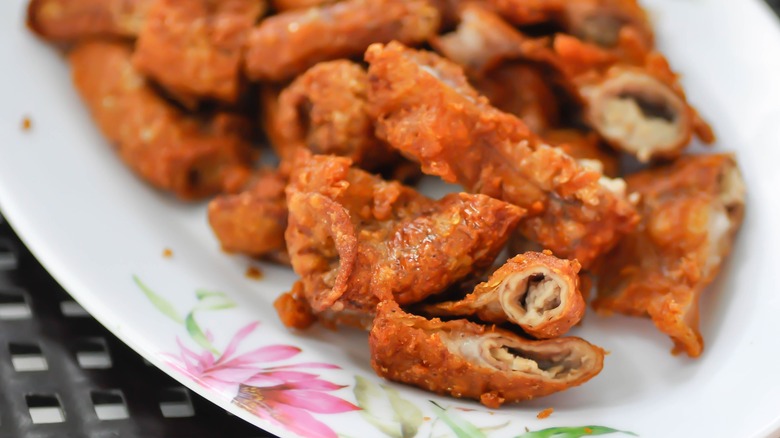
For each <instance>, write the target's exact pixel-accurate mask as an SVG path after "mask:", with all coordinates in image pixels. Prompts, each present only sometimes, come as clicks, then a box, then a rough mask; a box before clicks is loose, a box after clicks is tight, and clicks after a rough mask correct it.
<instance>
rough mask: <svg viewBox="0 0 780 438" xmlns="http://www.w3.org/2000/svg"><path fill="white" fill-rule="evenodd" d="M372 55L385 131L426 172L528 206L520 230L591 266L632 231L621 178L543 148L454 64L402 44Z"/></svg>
mask: <svg viewBox="0 0 780 438" xmlns="http://www.w3.org/2000/svg"><path fill="white" fill-rule="evenodd" d="M366 59H367V61H368V62H369V64H370V68H369V83H370V84H371V87H370V88H369V94H368V96H369V109H370V111H371V112H372V113H373V114H375V115H376V116H377V118H378V122H377V133H378V135H379V136H380V137H381V138H385V139H387V141H388V143H390V144H391V145H392V146H393V147H396V148H398V149H399V150H401V151H402V152H403V153H404V154H405V155H407V156H410V157H413V158H414V159H416V160H417V161H419V162H420V163H421V165H422V169H423V172H425V173H428V174H433V175H438V176H440V177H442V178H443V179H444V180H445V181H448V182H457V183H460V184H462V185H463V186H464V187H466V188H467V189H468V190H471V191H475V192H479V193H484V194H487V195H489V196H493V197H495V198H498V199H503V200H505V201H507V202H511V203H513V204H515V205H518V206H520V207H523V208H525V209H527V210H528V211H529V214H528V216H527V217H525V218H524V219H523V220H522V221H521V223H520V226H519V230H520V232H521V233H522V234H523V235H524V236H526V237H527V238H529V239H530V240H532V241H534V242H538V243H540V244H541V245H542V246H543V247H544V248H547V249H550V250H552V251H553V252H554V253H555V254H556V255H558V256H560V257H565V258H576V259H577V260H579V261H580V263H581V264H582V265H583V266H584V267H587V266H588V265H589V264H590V263H591V262H592V261H593V260H594V259H595V258H596V257H597V256H598V255H600V254H602V253H604V252H606V251H608V250H609V249H610V248H612V247H613V246H614V245H615V243H616V242H617V241H618V239H619V238H620V237H621V236H622V235H623V234H625V233H627V232H629V231H631V230H632V229H633V228H634V227H635V225H636V223H637V221H638V216H637V214H636V211H635V210H634V208H633V207H632V206H631V204H630V203H629V202H628V201H627V200H626V199H625V196H624V194H623V192H622V187H621V184H622V181H619V180H608V179H606V178H604V177H603V176H602V175H601V174H600V173H599V172H598V171H595V170H592V169H588V168H586V167H583V166H581V165H579V164H578V163H577V162H576V161H575V160H574V159H573V158H571V157H569V156H568V155H566V154H565V153H563V152H562V151H560V150H559V149H557V148H553V147H549V146H547V145H545V144H544V143H543V142H542V141H541V140H540V139H539V138H538V137H537V136H536V135H534V134H533V133H531V132H530V131H529V130H528V128H527V127H526V125H525V124H523V122H522V121H521V120H520V119H518V118H517V117H515V116H512V115H510V114H506V113H503V112H501V111H499V110H497V109H495V108H494V107H492V106H490V104H489V103H488V102H487V99H485V98H484V97H483V96H479V95H478V94H477V93H476V91H474V90H473V89H472V88H471V87H470V86H469V85H468V83H467V81H466V78H465V77H464V76H463V72H462V71H461V69H460V68H458V67H457V66H455V65H454V64H451V63H450V62H448V61H446V60H444V59H442V58H440V57H438V56H437V55H435V54H433V53H429V52H418V51H414V50H411V49H407V48H405V47H403V46H402V45H401V44H398V43H391V44H389V45H387V46H382V45H380V44H376V45H372V46H371V47H370V48H369V50H368V52H367V53H366Z"/></svg>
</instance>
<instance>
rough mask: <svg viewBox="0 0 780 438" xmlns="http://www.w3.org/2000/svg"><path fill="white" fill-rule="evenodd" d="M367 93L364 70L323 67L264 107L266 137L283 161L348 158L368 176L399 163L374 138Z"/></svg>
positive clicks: (341, 64) (349, 65)
mask: <svg viewBox="0 0 780 438" xmlns="http://www.w3.org/2000/svg"><path fill="white" fill-rule="evenodd" d="M367 87H368V76H367V74H366V72H365V70H364V69H363V68H362V67H361V66H360V65H358V64H356V63H354V62H351V61H347V60H338V61H329V62H321V63H319V64H317V65H315V66H314V67H312V68H310V69H309V70H307V71H306V73H304V74H302V75H300V76H298V77H297V78H296V79H295V80H294V81H293V82H292V83H291V84H290V85H289V86H288V87H287V88H285V89H284V90H283V91H282V92H281V94H280V95H279V97H278V101H277V102H276V103H269V104H270V105H273V106H266V107H267V108H268V110H267V111H266V124H267V125H270V126H269V129H268V131H269V132H271V133H272V135H270V136H269V137H270V138H271V140H272V142H273V146H274V148H275V149H276V152H277V153H278V154H279V156H280V157H281V158H282V160H290V159H292V157H294V156H295V152H296V150H297V149H298V148H306V149H309V150H310V151H312V152H313V153H315V154H331V155H338V156H342V157H347V158H349V159H351V160H352V161H353V162H354V163H355V164H356V165H357V166H359V167H361V168H363V169H366V170H378V169H380V168H382V167H389V166H393V165H395V164H396V163H398V162H399V161H400V159H401V157H400V155H399V154H398V152H396V151H395V150H394V149H391V148H390V147H389V146H388V145H387V144H385V143H384V142H383V141H381V140H379V139H378V138H376V135H374V122H373V120H372V119H371V118H370V117H369V115H368V113H367V112H366V92H367V90H366V89H367Z"/></svg>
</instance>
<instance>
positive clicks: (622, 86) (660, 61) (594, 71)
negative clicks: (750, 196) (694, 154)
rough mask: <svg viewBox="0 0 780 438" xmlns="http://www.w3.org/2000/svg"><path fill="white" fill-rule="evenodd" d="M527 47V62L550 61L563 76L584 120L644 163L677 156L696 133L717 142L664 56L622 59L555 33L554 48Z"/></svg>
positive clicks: (639, 55) (639, 54)
mask: <svg viewBox="0 0 780 438" xmlns="http://www.w3.org/2000/svg"><path fill="white" fill-rule="evenodd" d="M626 44H627V45H628V44H630V41H629V42H627V43H626ZM524 47H525V54H524V55H523V59H526V60H533V61H537V62H542V63H546V64H548V65H550V66H551V67H553V68H554V69H555V70H556V71H557V72H558V74H559V75H560V79H559V80H561V81H562V82H563V83H564V85H565V87H566V88H567V89H568V90H569V91H570V92H571V93H572V94H573V95H574V96H575V97H576V98H577V99H578V100H579V101H580V102H581V103H582V106H583V115H584V119H585V121H586V122H587V123H588V124H589V125H590V126H592V127H593V129H595V130H596V131H597V132H598V133H599V134H600V135H601V136H602V137H603V138H604V139H605V140H606V141H607V142H608V143H609V144H610V145H612V146H614V147H615V148H617V149H620V150H623V151H626V152H628V153H630V154H633V155H635V156H636V157H637V158H638V159H639V160H640V161H649V160H651V159H653V158H674V157H676V156H678V155H679V154H680V153H681V151H682V150H683V149H684V148H685V146H687V145H688V143H689V142H690V140H691V137H692V136H693V134H696V135H697V136H698V137H699V138H700V139H702V140H703V141H705V142H712V141H713V140H714V136H713V134H712V130H711V128H710V127H709V126H708V125H707V124H706V122H704V121H703V120H702V119H701V117H700V116H699V114H698V112H697V111H696V110H695V109H694V108H693V107H692V106H691V105H690V104H689V103H688V101H687V99H686V96H685V92H684V91H683V89H682V87H681V86H680V83H679V81H678V79H677V76H676V75H675V74H674V72H672V70H671V69H670V67H669V64H668V62H667V61H666V59H665V58H664V57H663V56H662V55H661V54H660V53H657V52H647V51H644V52H643V51H641V50H639V51H635V53H632V54H631V56H617V55H615V51H608V50H604V49H602V48H599V47H597V46H594V45H589V44H587V43H583V42H582V41H580V40H577V39H576V38H573V37H570V36H568V35H556V36H555V38H554V39H553V40H552V43H551V44H545V43H544V42H543V41H542V40H538V41H537V43H536V44H531V43H529V44H526V45H525V46H524ZM616 50H617V51H621V50H622V46H621V47H619V48H618V49H616ZM625 51H632V49H630V48H629V49H626V50H625Z"/></svg>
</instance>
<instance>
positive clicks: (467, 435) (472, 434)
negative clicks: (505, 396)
mask: <svg viewBox="0 0 780 438" xmlns="http://www.w3.org/2000/svg"><path fill="white" fill-rule="evenodd" d="M430 402H431V404H432V405H433V413H434V414H436V416H437V417H439V419H440V420H441V421H443V422H444V424H446V425H447V426H449V428H450V429H452V431H453V432H454V433H455V436H457V437H458V438H486V436H485V433H484V432H482V431H481V430H479V428H477V426H474V425H473V424H471V423H469V422H468V421H466V420H464V419H463V418H461V417H460V415H458V414H456V413H454V412H452V411H449V410H447V409H444V408H442V407H441V406H439V405H438V404H437V403H436V402H435V401H433V400H430Z"/></svg>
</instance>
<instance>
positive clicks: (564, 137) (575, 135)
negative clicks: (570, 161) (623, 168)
mask: <svg viewBox="0 0 780 438" xmlns="http://www.w3.org/2000/svg"><path fill="white" fill-rule="evenodd" d="M542 137H544V139H545V140H547V141H548V142H549V143H550V144H551V145H553V146H556V147H559V148H561V149H562V150H563V151H564V152H566V153H567V154H568V155H571V156H572V158H574V159H576V160H577V161H579V162H580V164H583V163H584V164H585V165H589V166H595V167H596V168H597V169H598V170H599V171H600V172H601V173H603V174H604V175H606V176H608V177H610V178H615V177H617V176H618V175H620V157H619V156H618V154H617V153H616V152H615V151H614V150H613V149H610V148H608V147H604V146H603V145H602V142H601V137H599V135H598V134H596V133H595V132H593V131H581V130H578V129H548V130H546V131H544V132H543V133H542Z"/></svg>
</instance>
